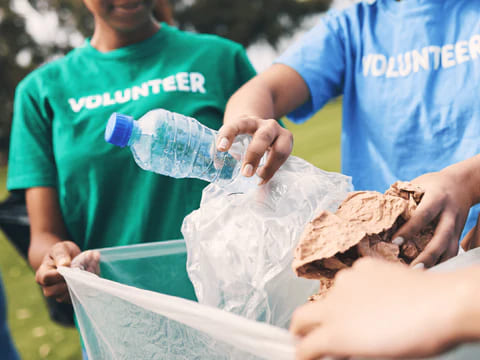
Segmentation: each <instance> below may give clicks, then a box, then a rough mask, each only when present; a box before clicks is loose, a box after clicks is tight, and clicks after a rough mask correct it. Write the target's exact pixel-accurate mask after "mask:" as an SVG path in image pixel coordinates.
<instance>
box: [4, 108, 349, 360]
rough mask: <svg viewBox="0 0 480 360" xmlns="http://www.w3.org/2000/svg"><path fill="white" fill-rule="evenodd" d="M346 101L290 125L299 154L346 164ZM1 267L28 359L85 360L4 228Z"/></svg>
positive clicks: (326, 164) (14, 326)
mask: <svg viewBox="0 0 480 360" xmlns="http://www.w3.org/2000/svg"><path fill="white" fill-rule="evenodd" d="M340 117H341V102H340V101H337V102H333V103H331V104H329V105H327V106H326V107H325V109H323V110H322V111H321V112H320V113H319V114H317V115H316V116H315V118H314V119H312V120H310V121H309V122H307V123H306V124H302V125H293V124H292V123H290V122H287V123H286V125H287V127H288V128H289V129H290V130H291V131H292V132H293V134H294V137H295V145H294V151H293V152H294V154H295V155H297V156H300V157H302V158H304V159H306V160H308V161H309V162H311V163H313V164H315V165H316V166H318V167H320V168H323V169H325V170H329V171H338V170H339V168H340V148H339V144H340V126H341V123H340ZM5 177H6V169H4V168H3V169H0V197H1V198H4V197H5V196H6V189H5ZM0 270H1V273H2V276H3V280H4V283H5V286H6V291H7V297H8V318H9V324H10V329H11V331H12V333H13V336H14V340H15V343H16V345H17V348H18V349H19V351H20V353H21V355H22V359H25V360H30V359H32V360H34V359H53V360H63V359H80V358H81V355H80V345H79V342H78V335H77V332H76V330H75V329H65V328H63V327H61V326H58V325H56V324H54V323H53V322H52V321H50V319H49V315H48V313H47V310H46V306H45V303H44V301H43V298H42V296H41V293H40V290H39V288H38V286H37V285H36V283H35V281H34V275H33V272H32V271H31V270H30V268H29V267H28V265H27V264H26V262H25V261H24V260H23V259H22V258H21V257H20V256H19V255H18V254H17V253H16V251H15V249H14V248H13V247H12V246H11V244H10V243H9V242H8V241H7V240H6V238H5V237H4V236H3V234H2V233H0Z"/></svg>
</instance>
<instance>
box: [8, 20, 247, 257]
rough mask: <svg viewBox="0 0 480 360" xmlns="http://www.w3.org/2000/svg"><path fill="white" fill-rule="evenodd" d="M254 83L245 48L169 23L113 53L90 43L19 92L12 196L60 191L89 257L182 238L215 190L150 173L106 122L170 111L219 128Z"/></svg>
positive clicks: (12, 153) (34, 75) (34, 77)
mask: <svg viewBox="0 0 480 360" xmlns="http://www.w3.org/2000/svg"><path fill="white" fill-rule="evenodd" d="M254 75H255V71H254V69H253V67H252V66H251V64H250V62H249V61H248V59H247V57H246V54H245V51H244V50H243V48H242V47H241V46H240V45H238V44H236V43H233V42H231V41H228V40H226V39H222V38H220V37H217V36H212V35H199V34H193V33H188V32H182V31H179V30H178V29H176V28H173V27H170V26H168V25H166V24H162V26H161V28H160V30H159V31H158V32H157V33H156V34H155V35H154V36H152V37H151V38H149V39H147V40H145V41H143V42H140V43H137V44H134V45H131V46H127V47H124V48H121V49H117V50H114V51H110V52H107V53H102V52H99V51H97V50H96V49H95V48H93V47H92V46H91V45H90V43H89V41H88V40H87V41H86V43H85V45H84V46H83V47H80V48H77V49H75V50H73V51H71V52H70V53H69V54H68V55H66V56H65V57H63V58H61V59H59V60H57V61H54V62H52V63H49V64H47V65H45V66H43V67H41V68H39V69H37V70H36V71H34V72H33V73H31V74H30V75H29V76H27V77H26V78H25V79H24V80H23V81H22V82H21V83H20V84H19V86H18V87H17V91H16V96H15V108H14V120H13V128H12V135H11V149H10V158H9V169H8V181H7V187H8V189H9V190H14V189H25V188H31V187H37V186H49V187H55V188H56V189H57V191H58V195H59V201H60V206H61V210H62V214H63V217H64V221H65V223H66V226H67V229H68V231H69V235H70V236H71V239H72V240H73V241H75V242H76V243H77V244H79V246H80V247H81V248H82V249H91V248H102V247H109V246H120V245H128V244H137V243H141V242H149V241H160V240H168V239H177V238H180V237H181V232H180V227H181V224H182V221H183V218H184V217H185V216H186V215H187V214H188V213H190V212H191V211H193V210H194V209H196V208H198V206H199V203H200V197H201V190H202V189H203V187H204V186H205V185H206V183H205V182H203V181H200V180H196V179H180V180H179V179H173V178H169V177H165V176H162V175H158V174H154V173H151V172H147V171H144V170H142V169H141V168H140V167H138V166H137V165H136V163H135V161H134V159H133V157H132V155H131V152H130V150H129V148H128V147H126V148H118V147H115V146H113V145H111V144H108V143H106V142H105V140H104V131H105V126H106V123H107V120H108V118H109V116H110V114H111V113H112V112H120V113H124V114H129V115H131V116H133V117H134V118H137V119H138V118H140V117H141V116H142V115H144V114H145V113H146V112H148V111H149V110H152V109H156V108H164V109H167V110H170V111H174V112H178V113H182V114H185V115H188V116H192V117H194V118H196V119H198V120H199V121H200V122H202V123H203V124H205V125H206V126H208V127H210V128H213V129H218V128H219V127H220V126H221V124H222V118H223V112H224V108H225V105H226V102H227V100H228V98H229V97H230V96H231V95H232V94H233V92H234V91H235V90H236V89H238V88H239V87H240V86H241V85H242V84H243V83H245V82H246V81H247V80H248V79H250V78H251V77H253V76H254Z"/></svg>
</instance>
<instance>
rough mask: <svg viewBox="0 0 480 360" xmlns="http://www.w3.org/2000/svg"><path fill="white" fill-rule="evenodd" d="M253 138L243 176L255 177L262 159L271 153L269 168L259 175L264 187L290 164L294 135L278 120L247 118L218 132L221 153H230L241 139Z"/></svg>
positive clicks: (245, 160) (265, 168)
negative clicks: (280, 170)
mask: <svg viewBox="0 0 480 360" xmlns="http://www.w3.org/2000/svg"><path fill="white" fill-rule="evenodd" d="M240 134H249V135H252V141H251V143H250V144H249V145H248V148H247V152H246V154H245V159H244V161H243V165H242V175H243V176H246V177H250V176H253V175H254V174H255V172H256V171H257V168H258V164H259V163H260V160H261V159H262V156H263V155H264V154H265V153H266V152H267V150H268V156H267V160H266V162H265V165H264V166H262V168H261V169H259V170H258V172H257V175H258V176H259V177H261V178H262V179H263V181H262V184H264V183H266V182H267V181H268V180H270V179H271V178H272V176H273V175H274V174H275V172H276V171H277V170H278V169H279V168H280V166H281V165H282V164H283V163H284V162H285V161H286V160H287V158H288V156H289V155H290V153H291V152H292V148H293V135H292V133H291V132H290V131H288V130H287V129H284V128H282V127H281V126H280V124H279V123H278V122H277V121H276V120H274V119H268V120H266V119H260V118H258V117H254V116H243V117H241V118H239V119H238V120H236V121H235V122H232V123H229V124H224V125H223V126H222V127H221V128H220V130H219V132H218V143H217V149H218V150H219V151H227V150H228V149H229V148H230V146H232V143H233V140H234V139H235V137H236V136H237V135H240Z"/></svg>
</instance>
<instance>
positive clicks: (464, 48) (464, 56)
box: [455, 41, 470, 64]
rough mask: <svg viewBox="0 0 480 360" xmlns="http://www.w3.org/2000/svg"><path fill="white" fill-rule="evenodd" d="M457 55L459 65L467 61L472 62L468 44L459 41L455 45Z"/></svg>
mask: <svg viewBox="0 0 480 360" xmlns="http://www.w3.org/2000/svg"><path fill="white" fill-rule="evenodd" d="M455 55H456V59H457V64H461V63H464V62H465V61H468V60H470V56H468V42H466V41H459V42H458V43H456V44H455Z"/></svg>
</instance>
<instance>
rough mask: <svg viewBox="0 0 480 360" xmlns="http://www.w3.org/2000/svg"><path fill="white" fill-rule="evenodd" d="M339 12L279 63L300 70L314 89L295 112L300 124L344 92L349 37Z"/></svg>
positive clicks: (303, 38)
mask: <svg viewBox="0 0 480 360" xmlns="http://www.w3.org/2000/svg"><path fill="white" fill-rule="evenodd" d="M339 16H340V15H339V12H338V11H330V12H329V13H327V15H325V16H324V17H323V18H322V19H321V20H320V21H319V23H318V24H317V25H316V26H315V27H314V28H313V29H311V30H310V31H309V32H307V33H306V34H305V35H304V36H303V37H302V38H301V39H300V41H299V42H297V43H295V44H294V45H293V46H291V47H290V48H289V49H287V51H286V52H285V53H284V54H282V55H281V56H280V57H279V58H278V59H276V61H275V62H276V63H280V64H284V65H287V66H289V67H291V68H293V69H294V70H295V71H297V72H298V73H299V74H300V76H302V78H303V79H304V80H305V82H306V84H307V86H308V88H309V90H310V100H309V101H308V102H306V103H305V104H304V105H302V106H301V107H299V108H297V109H295V110H294V111H293V112H291V113H290V114H289V115H288V117H289V118H290V119H291V120H292V121H293V122H296V123H302V122H305V121H306V120H308V119H309V118H310V117H311V116H312V115H313V114H315V113H316V112H317V111H318V110H320V109H321V108H322V107H323V106H324V105H325V104H326V103H327V102H328V101H329V100H330V99H332V98H334V97H336V96H338V95H340V94H341V93H342V89H343V83H344V78H345V36H344V35H343V31H342V26H341V21H340V19H339Z"/></svg>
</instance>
